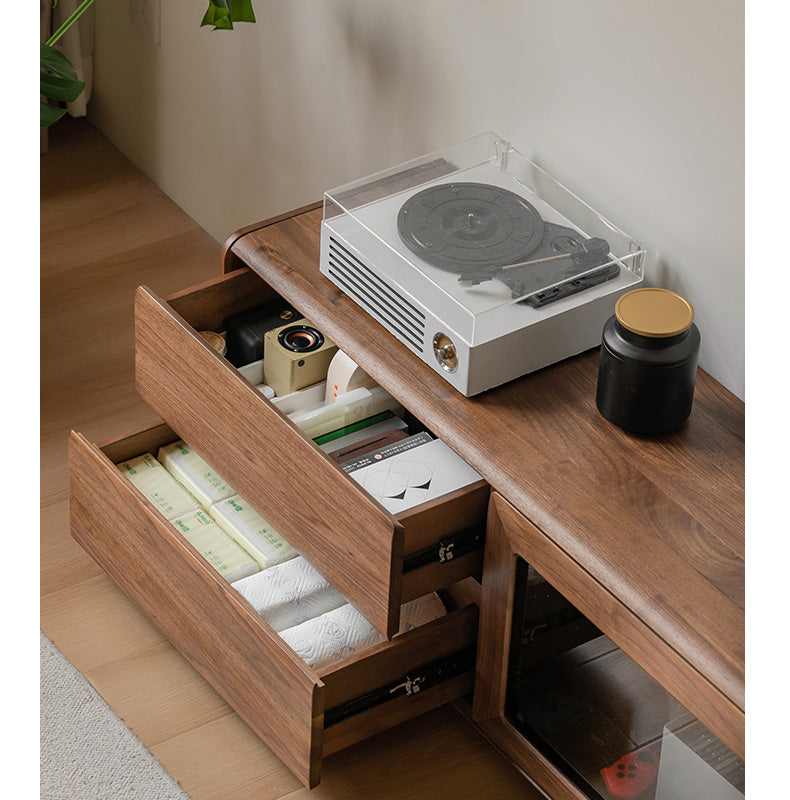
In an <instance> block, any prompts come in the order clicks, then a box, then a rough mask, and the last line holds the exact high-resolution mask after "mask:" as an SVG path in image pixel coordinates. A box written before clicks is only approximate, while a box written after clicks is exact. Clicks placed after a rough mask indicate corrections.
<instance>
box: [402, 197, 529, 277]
mask: <svg viewBox="0 0 790 800" xmlns="http://www.w3.org/2000/svg"><path fill="white" fill-rule="evenodd" d="M543 232H544V224H543V220H542V219H541V217H540V214H538V212H537V210H536V209H535V207H534V206H533V205H532V204H531V203H529V202H528V201H527V200H525V199H524V198H523V197H520V196H519V195H517V194H515V193H514V192H511V191H509V190H507V189H502V188H500V187H498V186H492V185H489V184H484V183H444V184H439V185H436V186H431V187H429V188H427V189H424V190H422V191H420V192H417V193H416V194H414V195H412V196H411V197H410V198H409V199H408V200H407V201H406V202H405V203H404V204H403V205H402V206H401V209H400V212H399V213H398V233H399V234H400V237H401V239H402V240H403V242H404V244H405V245H406V246H407V247H408V248H409V249H410V250H411V251H412V252H413V253H414V254H415V255H418V256H419V257H420V258H422V259H424V260H425V261H427V262H428V263H429V264H432V265H433V266H436V267H439V268H441V269H445V270H448V271H450V272H458V273H463V272H465V271H468V270H470V269H473V270H485V269H492V270H496V269H499V268H500V267H502V266H505V265H507V264H515V263H518V262H520V261H525V260H526V259H527V258H528V257H529V255H530V253H532V252H533V251H534V250H535V249H536V248H537V247H538V246H539V245H540V243H541V241H542V239H543Z"/></svg>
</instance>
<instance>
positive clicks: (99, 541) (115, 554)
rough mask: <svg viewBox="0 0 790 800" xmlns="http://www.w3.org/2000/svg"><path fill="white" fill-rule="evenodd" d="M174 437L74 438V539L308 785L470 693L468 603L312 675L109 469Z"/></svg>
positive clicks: (161, 433)
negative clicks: (356, 746) (359, 748)
mask: <svg viewBox="0 0 790 800" xmlns="http://www.w3.org/2000/svg"><path fill="white" fill-rule="evenodd" d="M178 438H179V437H178V435H177V434H176V433H174V432H173V431H172V430H171V429H170V428H168V427H167V426H165V425H160V426H157V427H154V428H150V429H147V430H144V431H141V432H139V433H136V434H134V435H132V436H129V437H126V438H123V439H119V440H116V441H113V442H109V443H107V444H105V445H104V446H101V447H100V446H97V445H95V444H92V443H91V442H89V441H88V440H87V439H86V438H85V437H84V436H82V435H81V434H78V433H72V435H71V439H70V443H69V474H70V512H71V530H72V535H73V537H74V538H75V539H76V540H77V541H78V542H79V543H80V545H81V546H82V547H83V548H84V549H85V550H86V551H87V552H88V553H90V555H91V556H92V557H93V558H94V559H95V560H96V561H97V562H98V563H99V564H100V566H101V567H102V568H103V569H104V570H105V571H106V572H107V573H108V575H110V577H112V578H113V580H114V581H115V582H116V583H117V584H118V585H119V586H120V587H121V589H123V591H124V592H125V593H126V594H127V595H128V596H129V597H130V598H131V600H132V601H133V602H134V603H135V604H136V605H138V606H139V607H140V609H141V610H142V611H143V612H145V613H146V614H147V615H148V616H149V617H150V619H151V620H152V621H153V622H154V623H155V624H156V625H157V626H158V627H159V628H160V629H161V631H162V632H163V633H164V634H165V636H167V637H168V639H169V640H170V641H171V642H172V643H173V645H174V646H175V647H176V648H178V650H179V651H180V652H181V653H182V654H183V655H184V656H185V657H186V658H187V659H188V660H189V661H190V663H192V665H193V666H194V667H195V668H196V669H197V670H198V671H199V672H200V673H201V674H202V675H203V676H204V677H205V678H206V680H207V681H208V682H209V683H210V684H211V685H212V686H214V688H215V689H216V690H217V691H218V692H219V693H220V694H221V695H222V696H223V697H224V698H225V699H226V700H227V702H228V703H229V704H230V705H231V706H232V707H233V708H234V709H235V710H236V711H237V712H238V713H239V715H240V716H241V717H242V718H243V719H244V720H245V721H246V722H247V723H248V724H249V725H250V727H251V728H252V729H253V730H254V731H255V732H256V733H257V734H258V735H259V736H260V737H261V738H262V739H263V740H264V741H266V743H267V744H268V745H269V746H270V747H271V748H272V750H273V751H274V752H275V753H276V754H277V755H278V756H279V757H280V758H281V759H282V760H283V762H284V763H285V764H286V765H287V766H288V767H289V768H290V769H291V770H292V771H293V772H294V774H295V775H297V776H298V777H299V778H300V779H301V780H302V781H303V782H304V783H305V784H306V785H308V786H314V785H315V784H316V783H318V781H319V778H320V769H321V760H322V758H323V757H324V756H326V755H329V754H330V753H333V752H335V751H337V750H340V749H342V748H344V747H347V746H349V745H351V744H353V743H355V742H357V741H360V740H361V739H364V738H367V737H369V736H372V735H374V734H375V733H378V732H379V731H382V730H384V729H386V728H389V727H391V726H393V725H396V724H398V723H400V722H402V721H404V720H406V719H409V718H411V717H414V716H416V715H418V714H420V713H423V712H424V711H427V710H429V709H431V708H434V707H436V706H438V705H440V704H442V703H445V702H448V701H449V700H452V699H455V698H457V697H460V696H461V695H463V694H465V693H467V692H468V691H469V690H470V689H471V686H472V679H473V673H474V643H475V639H476V633H477V608H476V606H474V605H467V606H465V607H463V608H458V609H456V610H452V611H450V613H448V614H447V615H445V616H443V617H440V618H438V619H434V620H433V621H431V622H429V623H427V624H426V625H422V626H420V627H418V628H414V629H412V630H410V631H408V632H406V633H403V634H399V635H397V636H395V637H394V639H393V640H392V641H385V642H383V643H382V644H379V645H375V646H373V647H370V648H369V649H367V650H363V651H360V652H357V653H356V654H355V655H353V656H351V657H349V658H346V659H344V660H341V661H338V662H335V663H333V664H330V665H328V666H326V667H322V668H321V669H312V668H310V667H309V666H308V665H307V664H306V663H305V662H304V661H302V660H301V659H300V658H299V657H298V656H297V655H296V653H295V652H294V651H293V650H291V649H290V648H289V647H288V646H287V645H286V644H285V643H284V641H283V640H282V638H281V637H280V636H279V635H278V634H277V633H275V632H274V630H273V629H272V628H271V627H269V625H268V624H267V623H266V622H265V621H264V620H263V619H262V618H261V617H259V616H258V614H256V613H255V611H254V610H253V608H252V606H250V605H249V604H248V603H247V601H246V600H244V599H243V598H242V597H241V595H240V594H238V593H237V592H236V590H235V589H234V588H233V587H232V586H231V585H230V584H229V583H228V582H227V581H226V580H225V579H224V578H222V577H221V576H220V574H219V573H218V572H217V571H215V569H214V568H213V567H212V566H210V564H209V563H208V562H207V561H206V560H205V559H204V558H203V557H202V556H201V555H200V554H199V553H198V551H197V550H195V549H194V548H193V547H192V545H190V544H189V542H188V541H187V540H186V539H185V538H184V537H182V535H181V534H180V533H179V532H178V531H177V530H176V528H175V527H174V526H173V525H172V524H171V523H170V522H168V521H167V520H166V519H165V518H164V517H163V516H161V515H160V513H159V512H158V511H157V510H156V509H155V507H154V506H153V505H152V504H151V503H150V502H149V501H148V500H147V499H146V498H145V497H144V496H143V495H142V494H141V493H140V492H138V491H137V489H135V488H134V486H133V485H132V484H131V483H130V482H129V481H128V480H127V479H126V478H125V477H124V476H123V475H122V473H121V472H120V470H119V469H118V468H117V467H116V466H115V464H116V463H118V462H120V461H123V460H126V459H129V458H132V457H134V456H136V455H140V454H141V453H144V452H149V451H151V450H154V451H155V450H156V449H157V448H158V447H160V446H162V445H164V444H167V443H169V442H172V441H175V440H176V439H178ZM409 681H411V685H415V684H418V685H419V691H412V692H407V691H406V689H405V687H407V685H409Z"/></svg>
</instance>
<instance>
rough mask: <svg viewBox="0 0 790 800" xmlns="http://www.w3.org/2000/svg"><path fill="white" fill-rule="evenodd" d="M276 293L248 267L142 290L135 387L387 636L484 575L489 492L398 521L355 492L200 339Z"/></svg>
mask: <svg viewBox="0 0 790 800" xmlns="http://www.w3.org/2000/svg"><path fill="white" fill-rule="evenodd" d="M276 297H277V295H276V294H275V292H274V291H273V290H272V289H271V288H270V287H269V286H268V285H267V284H266V283H265V282H264V281H263V279H261V278H260V277H259V276H258V275H256V274H255V273H254V272H252V271H250V270H249V269H246V268H243V269H239V270H236V271H234V272H230V273H228V274H227V275H224V276H221V277H218V278H216V279H213V280H210V281H208V282H206V283H203V284H200V285H198V286H195V287H192V288H190V289H186V290H185V291H183V292H179V293H178V294H176V295H173V296H171V297H169V298H167V299H160V298H159V297H157V296H156V295H155V294H154V293H153V292H151V291H150V290H149V289H147V288H146V287H139V288H138V290H137V293H136V297H135V369H136V385H137V391H138V393H139V394H140V396H141V397H142V398H143V400H145V402H146V403H148V405H150V406H151V408H153V409H154V411H156V412H157V414H159V416H161V417H162V419H164V420H165V421H166V422H167V423H168V424H169V425H171V426H172V427H173V428H174V429H175V430H177V431H178V432H179V434H180V435H181V437H183V439H184V440H186V441H187V442H188V443H189V444H191V445H192V446H193V447H195V448H196V449H197V450H198V451H199V452H201V453H202V455H203V456H204V458H206V460H208V461H209V462H210V463H211V464H212V465H213V466H214V467H215V468H216V469H217V470H218V471H219V472H220V473H221V474H222V475H223V476H224V477H225V478H226V479H227V480H228V481H229V482H230V483H231V484H232V485H233V486H234V488H235V489H236V490H237V491H238V492H239V494H241V495H242V496H244V497H245V498H246V499H247V500H248V501H249V502H250V503H251V504H252V505H253V506H255V508H256V509H257V510H258V511H259V512H260V513H261V514H262V515H263V516H264V517H265V518H266V519H267V520H268V521H269V522H270V523H271V524H272V525H273V526H274V527H275V528H276V529H277V530H278V531H279V532H280V533H281V534H282V535H283V536H284V537H285V538H286V539H287V540H288V541H289V542H290V543H291V544H292V545H293V546H294V547H296V549H297V550H299V552H300V553H302V554H303V555H304V556H305V557H306V558H307V559H308V560H309V561H310V562H311V563H313V564H314V565H315V566H316V567H317V568H319V569H320V570H321V572H322V573H323V574H324V575H325V576H326V578H327V579H328V580H329V581H330V583H332V584H333V585H334V586H336V587H337V589H338V590H339V591H340V592H342V593H343V594H344V595H345V596H346V597H347V598H348V599H349V600H350V601H351V602H352V603H354V605H355V606H357V608H359V610H360V611H361V612H362V613H363V614H364V615H365V617H366V618H367V619H368V620H369V621H370V622H371V623H372V624H373V625H374V626H375V627H376V628H378V630H380V631H381V632H382V633H383V634H384V635H385V636H387V637H388V638H390V637H391V636H392V635H394V633H395V632H396V631H397V630H398V625H399V615H400V606H401V604H402V603H403V602H406V601H407V600H410V599H413V598H415V597H419V596H421V595H423V594H425V593H427V592H429V591H431V590H434V589H439V588H441V587H443V586H447V585H449V584H450V583H453V582H454V581H457V580H459V579H461V578H463V577H466V576H470V575H478V574H479V571H480V568H481V564H482V548H481V546H480V545H482V532H483V530H484V525H485V515H486V509H487V503H488V495H489V487H488V486H487V484H485V482H483V481H480V482H478V483H476V484H470V485H469V486H467V487H465V488H463V489H460V490H458V491H456V492H453V493H451V494H447V495H445V496H444V497H441V498H439V499H437V500H433V501H430V502H429V503H425V504H423V505H421V506H416V507H414V508H412V509H410V510H408V511H405V512H401V513H400V514H398V515H397V516H393V515H392V514H390V513H389V512H388V511H386V510H385V509H384V508H383V507H382V506H381V505H380V504H379V503H378V502H376V501H375V500H374V499H373V498H372V497H371V496H370V495H368V494H367V493H366V492H365V491H363V490H362V489H360V487H359V485H358V484H357V483H356V482H355V481H354V480H353V479H352V478H350V477H349V476H348V475H347V474H346V473H345V472H344V471H343V470H342V469H341V468H340V467H339V466H338V465H337V464H335V462H334V461H332V460H331V459H330V458H329V457H327V455H326V454H325V453H324V452H323V451H322V450H321V449H320V448H319V447H317V446H316V445H315V444H314V443H313V441H312V440H311V439H309V438H308V437H306V436H305V435H304V433H303V432H302V431H301V430H300V429H299V428H298V427H297V426H296V425H294V424H293V423H292V422H291V420H290V419H288V417H286V416H285V415H284V414H282V413H281V412H280V410H278V409H277V408H276V407H275V405H274V404H272V403H271V402H269V401H268V400H267V399H266V398H265V397H263V395H262V394H261V393H260V392H259V391H258V390H257V389H256V388H255V387H254V386H253V385H252V384H251V383H250V382H249V381H248V380H247V379H246V378H245V377H244V376H243V375H242V374H241V372H240V371H239V370H237V369H236V368H235V367H234V366H233V365H232V364H231V363H230V362H229V361H228V360H226V359H225V358H224V357H223V356H221V355H219V353H217V352H216V351H215V350H213V349H212V348H211V347H210V346H209V345H208V344H207V343H206V341H205V340H204V339H203V338H202V337H201V336H200V335H199V334H198V331H203V330H214V331H220V330H222V325H223V323H224V320H225V319H226V318H227V317H228V316H230V315H232V314H235V313H238V312H241V311H245V310H247V309H249V308H253V307H254V306H256V305H260V304H262V303H265V302H267V301H269V300H272V299H275V298H276ZM459 536H460V537H461V539H460V540H459V541H464V542H466V543H467V544H465V545H464V547H455V546H454V541H455V537H459ZM470 541H472V542H474V547H470V546H469V545H468V542H470ZM465 549H466V550H468V552H463V550H465Z"/></svg>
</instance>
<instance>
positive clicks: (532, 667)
mask: <svg viewBox="0 0 790 800" xmlns="http://www.w3.org/2000/svg"><path fill="white" fill-rule="evenodd" d="M506 714H507V716H508V718H509V720H510V721H511V722H512V723H513V724H514V725H515V726H516V727H517V728H518V729H519V730H520V731H521V732H522V733H523V734H524V735H525V736H526V737H527V738H528V739H529V740H530V741H531V742H533V744H535V745H536V747H538V748H539V749H540V750H541V751H542V752H543V753H544V754H545V755H546V756H548V757H549V758H551V759H552V760H553V761H554V763H555V764H557V765H558V767H559V768H560V769H562V771H563V772H564V773H565V774H566V775H567V776H568V777H569V778H570V779H571V780H572V781H573V782H574V783H575V784H576V785H577V786H579V787H580V788H581V789H582V790H583V791H584V792H586V793H587V795H588V796H589V797H591V798H603V799H604V800H608V798H618V799H619V798H633V799H634V800H636V798H639V800H681V799H684V800H685V798H688V799H689V800H706V798H710V799H711V800H714V799H715V800H741V798H743V795H744V781H745V777H744V762H743V761H742V760H741V759H740V758H738V756H736V755H735V754H734V753H733V752H732V751H731V750H729V749H728V748H727V747H726V746H725V745H723V744H722V743H721V742H720V741H719V740H718V739H717V738H716V737H715V736H714V735H713V734H712V733H711V732H710V731H709V730H708V729H707V728H706V727H705V726H704V725H703V724H702V723H701V722H700V721H699V720H697V719H696V718H695V717H694V716H693V715H692V714H690V713H689V712H688V711H687V710H686V709H685V708H684V707H683V706H682V705H681V704H680V703H678V702H677V700H675V699H674V698H673V697H672V696H671V695H670V694H669V693H668V692H666V690H664V689H663V688H662V687H661V686H660V685H659V684H658V683H657V682H656V681H654V680H653V679H652V678H651V677H650V676H649V675H648V674H647V673H646V672H645V671H644V670H643V669H642V668H641V667H639V666H638V665H637V664H636V662H634V661H633V660H632V659H631V658H629V657H628V656H627V655H626V654H625V653H624V652H623V651H622V650H620V649H619V648H618V647H617V646H616V645H615V644H614V643H613V642H612V641H611V640H610V639H609V638H608V637H607V636H605V635H604V634H603V633H601V631H600V630H598V629H597V628H596V627H595V626H594V625H593V624H592V623H591V622H590V621H589V620H587V619H586V618H585V617H584V616H583V615H582V614H581V613H580V612H579V611H578V610H577V609H576V608H575V607H574V606H573V605H572V604H571V603H569V602H568V601H567V600H566V599H565V598H564V597H563V596H562V595H561V594H560V593H559V592H558V591H557V590H556V589H555V588H554V587H553V586H551V584H549V583H548V582H547V581H546V580H545V579H544V578H543V577H541V576H540V575H539V574H538V573H537V572H536V571H535V570H534V569H533V568H532V567H531V566H529V565H528V564H527V563H526V562H525V561H523V560H521V559H519V564H518V569H517V576H516V594H515V605H514V609H513V639H512V642H511V657H510V672H509V676H508V692H507V701H506Z"/></svg>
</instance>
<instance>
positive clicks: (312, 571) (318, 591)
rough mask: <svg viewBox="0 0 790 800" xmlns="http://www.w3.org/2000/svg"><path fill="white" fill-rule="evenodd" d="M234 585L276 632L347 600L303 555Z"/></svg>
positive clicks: (318, 615)
mask: <svg viewBox="0 0 790 800" xmlns="http://www.w3.org/2000/svg"><path fill="white" fill-rule="evenodd" d="M233 588H234V589H235V590H236V591H237V592H238V593H239V594H240V595H241V596H242V597H243V598H244V599H245V600H246V601H247V602H248V603H249V604H250V605H251V606H252V607H253V608H254V609H255V610H256V611H257V612H258V614H260V615H261V616H262V617H263V618H264V619H265V620H266V622H268V623H269V625H271V627H272V628H274V630H275V631H278V632H279V631H282V630H285V629H286V628H292V627H293V626H295V625H299V624H300V623H302V622H306V621H307V620H309V619H313V618H315V617H320V616H321V614H325V613H326V612H327V611H332V610H333V609H335V608H339V607H340V606H342V605H345V603H346V602H347V600H346V598H345V597H343V595H342V594H340V592H338V591H337V589H335V588H334V587H333V586H331V585H330V584H329V581H328V580H327V579H326V578H325V577H324V576H323V575H321V573H320V572H318V570H317V569H316V568H315V567H314V566H313V565H312V564H310V562H309V561H307V560H306V559H305V558H303V557H302V556H296V558H292V559H291V560H290V561H286V562H284V563H283V564H277V565H276V566H274V567H269V568H268V569H265V570H263V571H262V572H258V573H257V574H255V575H250V577H249V578H244V580H241V581H237V582H236V583H234V584H233Z"/></svg>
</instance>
